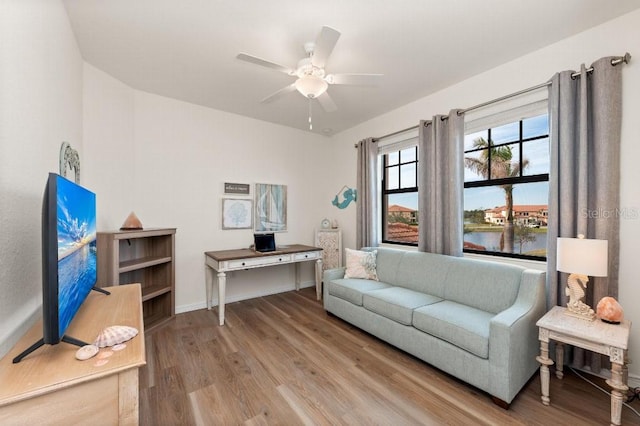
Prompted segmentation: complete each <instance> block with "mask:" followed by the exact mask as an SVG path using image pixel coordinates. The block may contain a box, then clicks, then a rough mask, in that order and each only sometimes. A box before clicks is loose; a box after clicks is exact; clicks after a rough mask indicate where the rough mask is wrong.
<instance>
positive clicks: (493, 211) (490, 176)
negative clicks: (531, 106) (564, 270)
mask: <svg viewBox="0 0 640 426" xmlns="http://www.w3.org/2000/svg"><path fill="white" fill-rule="evenodd" d="M464 165H465V168H464V251H465V252H473V253H485V254H492V255H499V256H509V257H521V258H531V259H539V260H541V259H545V258H546V255H547V254H546V247H547V217H548V206H547V203H548V193H549V118H548V114H546V113H545V114H541V115H536V116H533V117H528V118H525V119H522V120H519V121H513V122H510V123H506V124H502V125H499V126H495V127H491V128H487V129H484V130H480V131H474V132H472V133H469V134H466V135H465V140H464Z"/></svg>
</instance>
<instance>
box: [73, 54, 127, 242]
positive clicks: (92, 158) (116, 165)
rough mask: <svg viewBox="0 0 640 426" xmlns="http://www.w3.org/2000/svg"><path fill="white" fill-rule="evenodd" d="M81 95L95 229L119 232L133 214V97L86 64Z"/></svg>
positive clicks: (87, 179) (85, 171) (86, 179)
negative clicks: (94, 211) (95, 219)
mask: <svg viewBox="0 0 640 426" xmlns="http://www.w3.org/2000/svg"><path fill="white" fill-rule="evenodd" d="M82 95H83V108H82V110H83V140H86V141H89V142H88V143H87V148H86V149H85V156H84V159H83V162H82V169H83V178H82V180H83V184H84V185H85V186H86V187H87V188H89V189H91V190H92V191H94V192H95V193H96V194H97V196H96V204H97V210H98V211H97V216H98V217H97V224H96V225H97V229H98V230H99V231H103V230H107V229H118V228H120V226H121V225H122V222H124V219H125V218H126V217H127V215H128V214H129V213H130V211H131V210H134V209H135V203H134V202H133V200H134V192H135V176H136V173H135V172H136V165H135V149H134V140H133V128H134V126H133V120H134V114H133V109H134V108H133V100H134V91H133V89H131V87H129V86H127V85H125V84H123V83H121V82H120V81H118V80H116V79H114V78H113V77H111V76H109V75H108V74H106V73H104V72H103V71H101V70H99V69H97V68H95V67H93V66H92V65H89V64H87V63H84V72H83V93H82Z"/></svg>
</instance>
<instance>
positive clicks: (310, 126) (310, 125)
mask: <svg viewBox="0 0 640 426" xmlns="http://www.w3.org/2000/svg"><path fill="white" fill-rule="evenodd" d="M309 130H313V124H311V98H309Z"/></svg>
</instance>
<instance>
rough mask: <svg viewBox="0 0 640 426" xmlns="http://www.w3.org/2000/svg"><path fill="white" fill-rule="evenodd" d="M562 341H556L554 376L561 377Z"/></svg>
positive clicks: (562, 365) (562, 363) (562, 362)
mask: <svg viewBox="0 0 640 426" xmlns="http://www.w3.org/2000/svg"><path fill="white" fill-rule="evenodd" d="M563 369H564V343H562V342H556V377H557V378H558V379H562V378H563V377H564V373H563Z"/></svg>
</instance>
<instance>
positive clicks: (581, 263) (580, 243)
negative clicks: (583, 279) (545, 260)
mask: <svg viewBox="0 0 640 426" xmlns="http://www.w3.org/2000/svg"><path fill="white" fill-rule="evenodd" d="M607 264H608V242H607V240H593V239H586V238H558V253H557V259H556V269H557V270H558V271H560V272H567V273H570V274H580V275H589V276H592V277H606V276H607Z"/></svg>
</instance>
